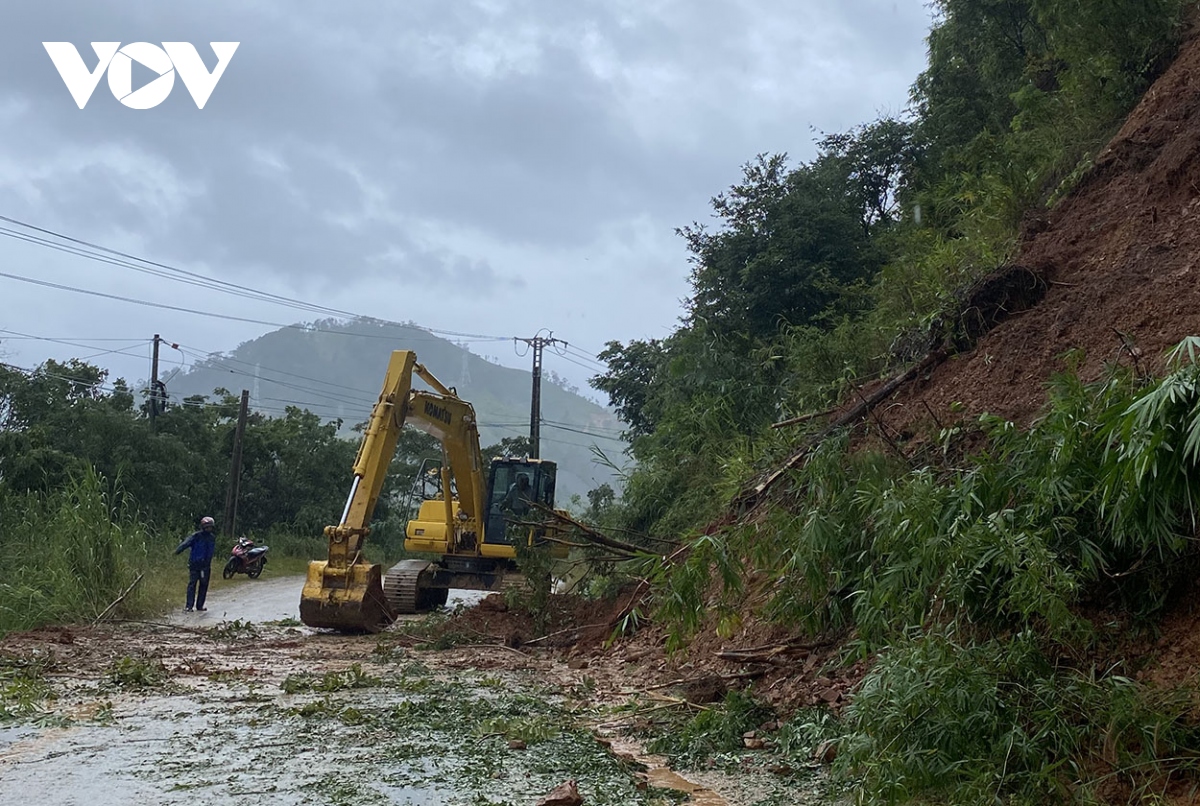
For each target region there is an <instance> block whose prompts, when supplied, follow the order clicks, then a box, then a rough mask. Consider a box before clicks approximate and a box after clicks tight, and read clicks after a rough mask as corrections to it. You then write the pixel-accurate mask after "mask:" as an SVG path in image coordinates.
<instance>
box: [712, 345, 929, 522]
mask: <svg viewBox="0 0 1200 806" xmlns="http://www.w3.org/2000/svg"><path fill="white" fill-rule="evenodd" d="M945 358H946V353H945V351H944V350H935V351H933V352H932V353H930V354H929V355H927V356H925V358H923V359H922V360H921V361H920V362H919V363H917V364H914V365H913V366H911V367H909V368H908V369H907V370H905V371H904V372H902V373H900V374H899V375H897V376H895V377H893V378H892V379H891V380H890V381H888V382H887V383H885V384H884V385H883V386H881V387H879V388H878V389H876V390H875V391H874V392H872V393H871V394H870V396H869V397H866V398H864V399H862V400H861V401H860V402H859V403H857V404H855V405H854V406H853V407H851V408H850V409H848V410H847V411H846V412H845V413H843V414H841V415H839V416H838V417H837V418H836V419H834V420H833V422H831V423H829V425H827V426H825V428H824V429H822V430H821V432H820V433H818V434H815V435H813V436H812V437H809V438H808V439H806V440H804V442H803V443H801V445H800V447H799V448H798V449H797V450H796V452H795V453H793V454H792V455H791V456H790V457H788V460H787V461H786V462H784V463H783V464H782V465H780V466H779V467H778V468H776V469H775V470H773V471H772V472H771V473H770V474H769V475H768V476H767V477H766V478H765V479H763V480H762V481H761V482H759V483H758V484H756V485H754V486H753V487H750V488H747V489H745V490H743V491H742V492H741V493H739V494H738V495H737V497H736V498H734V499H733V506H734V509H735V510H736V511H738V512H742V513H745V512H748V511H750V510H751V509H754V508H755V507H756V506H758V504H759V502H761V501H762V500H763V497H764V496H765V495H766V493H767V491H768V490H770V489H771V488H772V487H774V486H775V484H776V483H777V482H778V481H779V480H780V479H781V478H783V476H784V474H786V473H787V472H788V471H789V470H792V469H794V468H796V467H798V466H799V465H801V464H802V463H803V462H804V460H805V459H807V458H808V454H809V452H810V451H811V450H812V449H813V448H814V447H816V446H817V445H820V444H821V443H822V442H824V441H825V440H826V439H828V438H829V437H830V435H832V434H833V433H834V432H836V431H837V430H838V429H840V428H843V427H844V426H847V425H849V424H850V423H852V422H854V421H856V420H858V419H859V418H860V417H862V416H863V414H865V413H867V412H868V411H870V410H871V409H872V408H874V407H875V406H878V405H879V404H880V403H882V402H883V401H884V400H886V399H887V398H889V397H891V396H892V395H893V394H894V393H895V392H896V390H897V389H899V388H900V387H901V386H903V385H904V384H906V383H908V382H909V381H911V380H912V379H913V378H915V377H917V375H919V374H920V373H922V372H924V371H925V370H927V369H930V368H932V367H935V366H937V365H938V364H940V363H941V362H942V361H943V360H945Z"/></svg>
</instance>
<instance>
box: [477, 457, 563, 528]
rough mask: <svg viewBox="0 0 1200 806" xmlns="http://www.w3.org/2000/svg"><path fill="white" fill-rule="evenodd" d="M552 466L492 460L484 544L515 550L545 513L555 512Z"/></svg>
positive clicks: (542, 462)
mask: <svg viewBox="0 0 1200 806" xmlns="http://www.w3.org/2000/svg"><path fill="white" fill-rule="evenodd" d="M557 470H558V468H557V466H556V465H555V464H554V462H547V461H542V460H540V459H493V460H492V473H491V483H490V484H489V485H488V500H487V513H488V515H487V524H486V526H484V535H483V542H484V543H485V544H489V543H490V544H493V545H494V544H503V545H508V546H516V545H518V543H519V542H521V541H523V540H528V539H529V529H530V528H533V529H534V530H535V531H534V539H535V541H536V539H537V537H538V536H539V535H538V534H537V529H538V526H537V524H538V522H539V521H542V520H544V514H545V510H546V509H554V477H555V475H556V473H557Z"/></svg>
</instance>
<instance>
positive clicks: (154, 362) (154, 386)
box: [150, 333, 162, 427]
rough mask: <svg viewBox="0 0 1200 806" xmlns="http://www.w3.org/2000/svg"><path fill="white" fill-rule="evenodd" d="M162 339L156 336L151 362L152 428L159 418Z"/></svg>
mask: <svg viewBox="0 0 1200 806" xmlns="http://www.w3.org/2000/svg"><path fill="white" fill-rule="evenodd" d="M161 341H162V338H161V337H160V336H159V335H158V334H157V333H155V334H154V358H152V359H151V360H150V426H151V427H153V426H154V419H155V418H156V417H158V345H159V343H160V342H161Z"/></svg>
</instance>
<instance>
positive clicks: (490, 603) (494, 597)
mask: <svg viewBox="0 0 1200 806" xmlns="http://www.w3.org/2000/svg"><path fill="white" fill-rule="evenodd" d="M477 607H478V608H479V609H480V610H482V611H484V612H487V613H507V612H508V602H506V601H504V596H503V594H499V593H493V594H489V595H488V596H485V597H483V599H482V601H480V602H479V604H478V605H477Z"/></svg>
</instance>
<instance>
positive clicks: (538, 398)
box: [513, 331, 567, 459]
mask: <svg viewBox="0 0 1200 806" xmlns="http://www.w3.org/2000/svg"><path fill="white" fill-rule="evenodd" d="M513 341H514V342H518V341H523V342H525V343H526V344H528V345H529V346H530V347H531V348H533V349H532V352H533V394H532V395H531V398H532V399H531V400H530V404H529V458H530V459H537V458H539V456H540V452H539V449H538V442H539V440H540V439H541V436H542V349H543V348H544V347H545V346H546V345H547V344H561V345H563V346H564V347H566V346H567V343H566V342H565V341H563V340H562V339H556V338H554V331H550V335H549V336H542V335H541V332H540V331H539V333H538V335H536V336H534V337H533V338H531V339H519V338H514V339H513Z"/></svg>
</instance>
